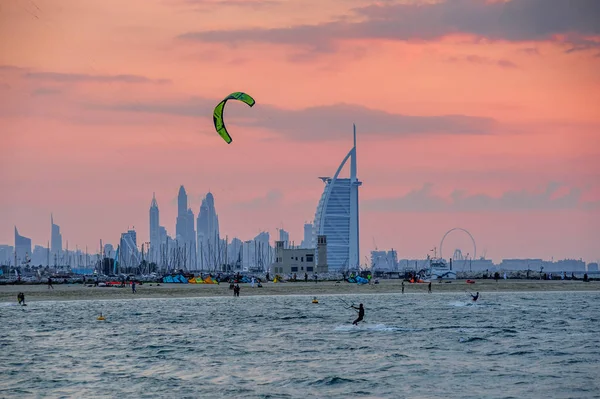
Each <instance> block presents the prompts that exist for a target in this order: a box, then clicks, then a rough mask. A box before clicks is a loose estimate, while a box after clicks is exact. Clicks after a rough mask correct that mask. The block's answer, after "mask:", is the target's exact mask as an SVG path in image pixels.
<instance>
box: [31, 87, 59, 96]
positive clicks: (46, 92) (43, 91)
mask: <svg viewBox="0 0 600 399" xmlns="http://www.w3.org/2000/svg"><path fill="white" fill-rule="evenodd" d="M61 93H62V90H59V89H55V88H52V87H40V88H38V89H35V90H34V91H32V92H31V95H32V96H52V95H55V94H61Z"/></svg>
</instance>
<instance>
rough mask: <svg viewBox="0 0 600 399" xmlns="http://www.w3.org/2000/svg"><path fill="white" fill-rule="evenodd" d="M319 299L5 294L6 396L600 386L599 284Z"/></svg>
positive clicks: (599, 389)
mask: <svg viewBox="0 0 600 399" xmlns="http://www.w3.org/2000/svg"><path fill="white" fill-rule="evenodd" d="M318 300H319V303H318V304H313V303H312V302H311V301H312V297H308V296H252V297H244V296H243V290H242V296H240V297H238V298H234V297H233V296H232V297H229V298H223V297H219V298H189V299H135V298H134V297H133V295H132V298H131V299H126V300H109V301H106V300H105V301H72V302H30V303H28V306H27V307H21V306H16V305H15V304H6V303H5V304H0V317H1V319H0V397H3V398H8V397H18V398H24V397H44V398H46V397H48V398H61V397H64V398H67V397H68V398H70V397H80V398H102V397H106V398H124V397H127V398H156V397H163V398H350V397H353V398H354V397H358V398H425V397H426V398H432V397H438V398H592V397H596V398H598V397H600V312H599V309H600V293H598V292H591V293H590V292H585V293H578V292H545V293H538V292H536V293H523V292H519V293H485V292H484V293H482V295H481V298H480V300H479V301H478V302H476V303H473V302H472V301H470V297H469V295H468V294H467V293H439V294H438V293H434V294H414V293H411V294H404V295H402V294H393V295H389V294H388V295H345V296H325V295H324V296H320V297H319V298H318ZM351 303H353V304H355V305H357V304H358V303H363V304H364V306H365V309H366V312H365V319H364V321H363V322H361V323H359V325H358V326H352V324H351V322H352V320H353V319H354V318H355V317H356V312H355V311H354V310H352V309H348V308H347V305H348V304H351ZM100 312H102V314H103V315H104V316H105V317H106V320H104V321H99V320H97V316H98V315H99V314H100Z"/></svg>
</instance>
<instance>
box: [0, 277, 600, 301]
mask: <svg viewBox="0 0 600 399" xmlns="http://www.w3.org/2000/svg"><path fill="white" fill-rule="evenodd" d="M240 287H241V291H240V296H242V297H243V296H251V295H311V296H317V297H318V296H319V295H356V294H384V293H401V292H402V285H401V280H380V283H379V284H371V285H357V284H350V283H346V282H340V283H336V282H334V281H327V282H318V283H314V282H312V283H311V282H309V283H305V282H295V283H294V282H288V283H272V282H269V283H267V284H264V285H263V287H261V288H258V287H254V288H252V287H251V286H250V284H240ZM431 287H432V293H433V294H435V293H436V292H464V291H465V290H466V291H471V292H475V291H479V292H481V293H485V292H518V291H600V282H598V281H592V282H583V281H581V280H577V281H570V280H567V281H562V280H561V281H558V280H557V281H545V280H499V281H498V282H496V281H494V280H477V281H476V283H475V284H467V283H466V282H465V280H455V281H452V282H442V283H438V282H434V283H432V285H431ZM136 289H137V292H136V293H135V294H133V293H132V292H131V288H130V287H125V288H116V287H88V286H82V285H81V284H55V285H54V289H49V288H48V286H47V285H46V284H40V285H25V284H23V285H3V286H0V302H16V301H17V294H18V293H19V292H23V293H24V294H25V300H26V302H34V301H68V300H102V299H124V298H193V297H219V296H233V292H232V291H231V290H230V289H229V284H228V283H222V284H219V285H216V284H214V285H212V284H161V285H160V286H157V285H156V284H143V285H138V286H137V287H136ZM404 292H405V294H415V293H417V294H427V284H410V283H406V282H405V283H404Z"/></svg>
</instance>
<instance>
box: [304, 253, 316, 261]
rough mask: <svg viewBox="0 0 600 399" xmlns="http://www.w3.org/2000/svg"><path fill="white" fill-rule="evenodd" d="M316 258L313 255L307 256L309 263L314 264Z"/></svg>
mask: <svg viewBox="0 0 600 399" xmlns="http://www.w3.org/2000/svg"><path fill="white" fill-rule="evenodd" d="M314 260H315V258H314V257H313V255H312V254H306V261H307V262H314Z"/></svg>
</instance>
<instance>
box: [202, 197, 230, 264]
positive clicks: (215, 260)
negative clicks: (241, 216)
mask: <svg viewBox="0 0 600 399" xmlns="http://www.w3.org/2000/svg"><path fill="white" fill-rule="evenodd" d="M196 224H197V234H198V265H199V266H200V269H201V270H207V269H212V268H214V267H215V266H218V264H219V263H222V262H224V261H225V260H224V259H221V258H222V257H223V256H222V255H224V254H221V248H220V243H221V240H220V237H219V216H218V215H217V211H216V209H215V199H214V197H213V195H212V193H210V192H209V193H208V194H206V197H204V199H203V200H202V204H201V205H200V211H199V212H198V219H197V220H196Z"/></svg>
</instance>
